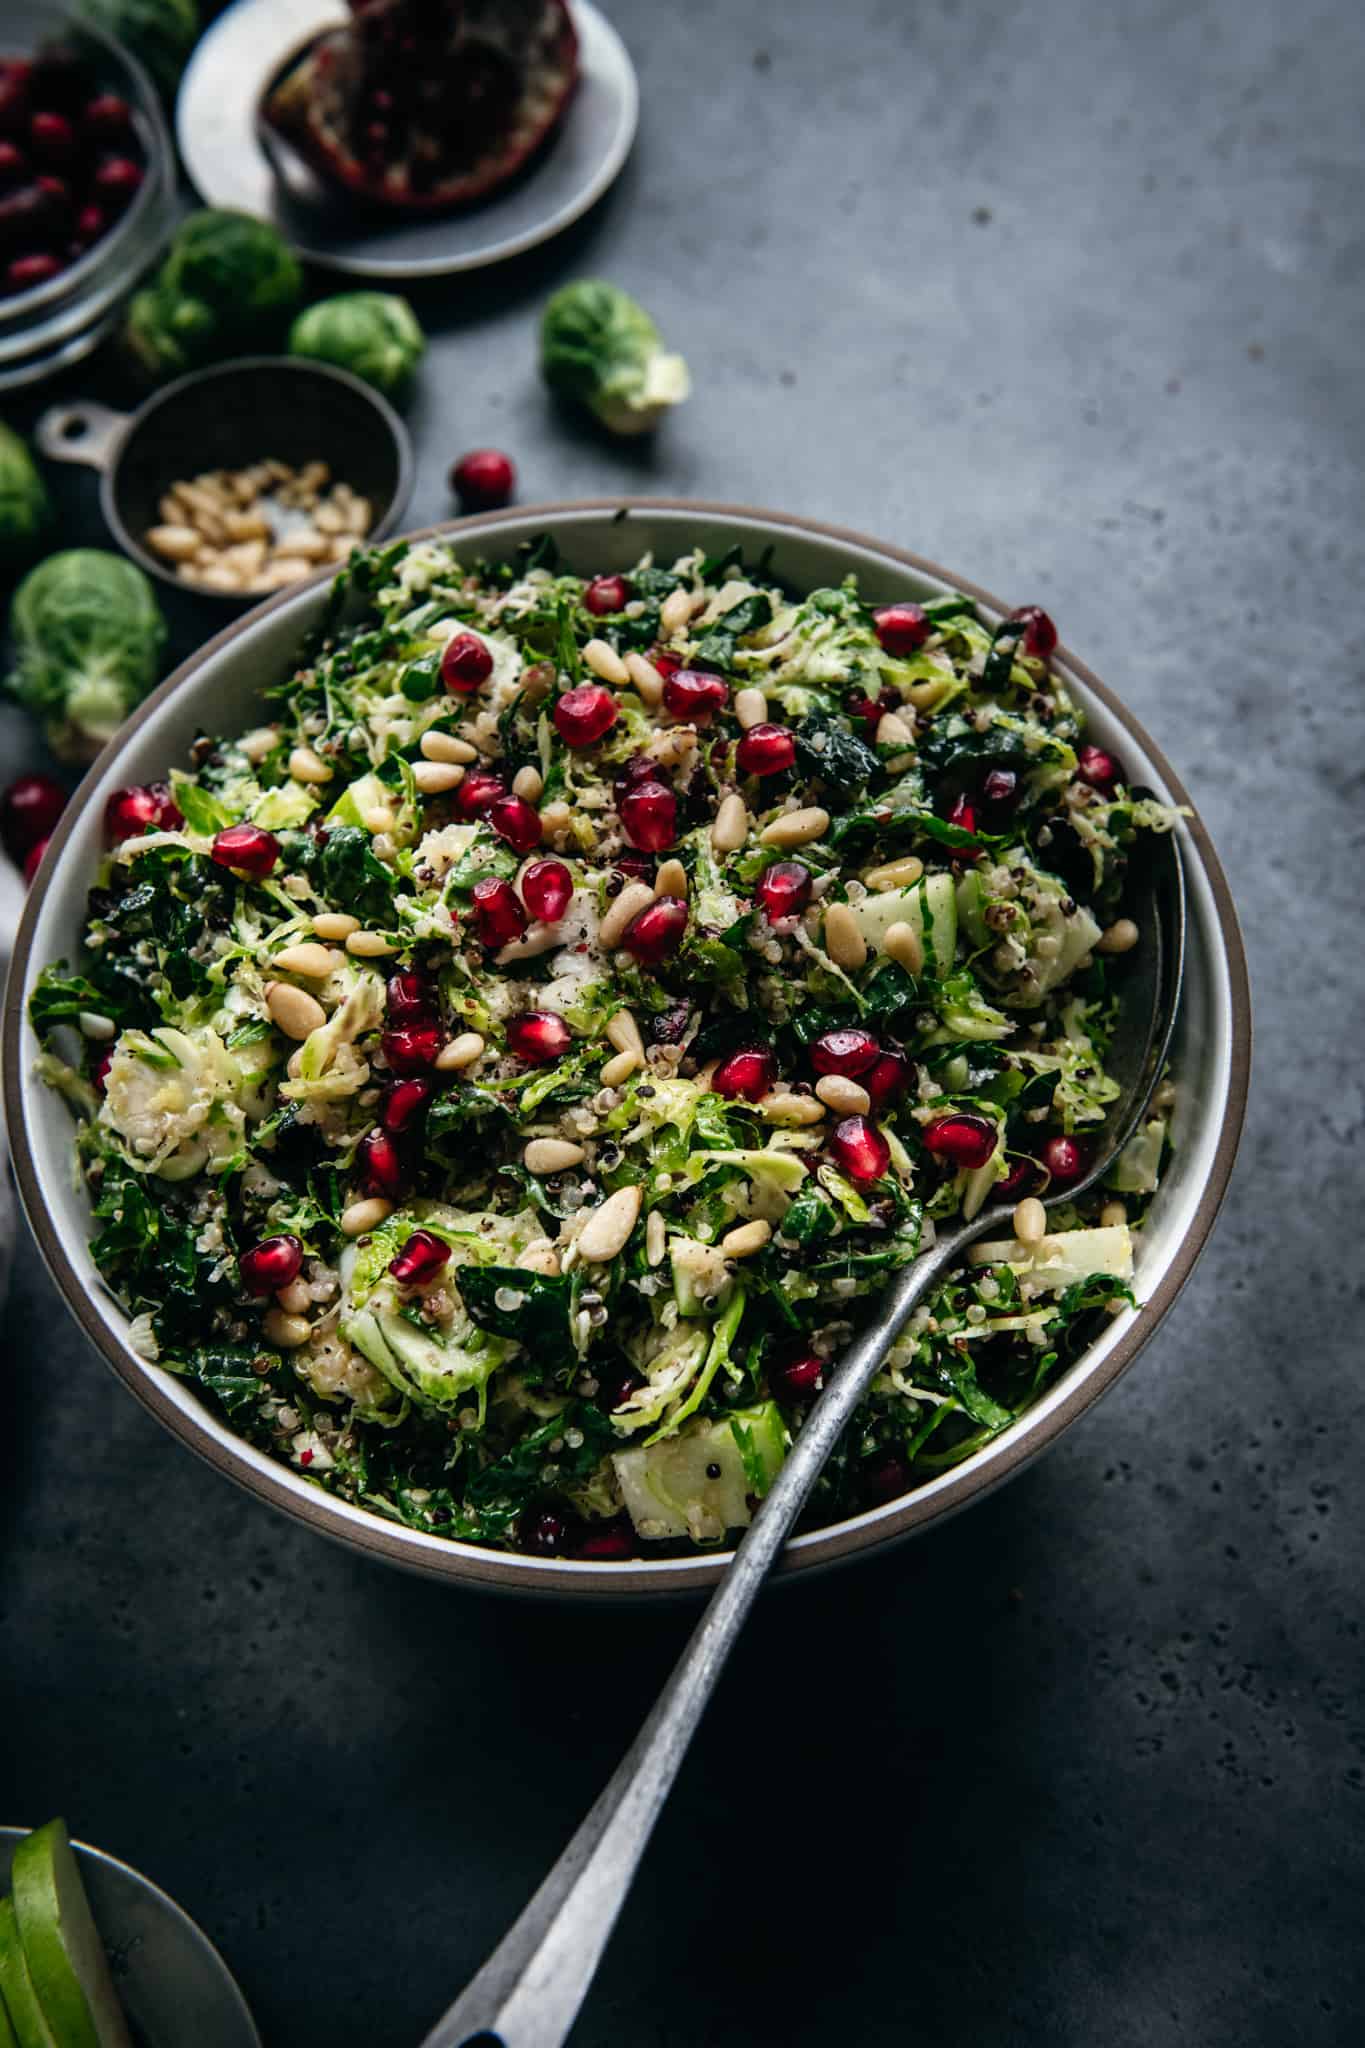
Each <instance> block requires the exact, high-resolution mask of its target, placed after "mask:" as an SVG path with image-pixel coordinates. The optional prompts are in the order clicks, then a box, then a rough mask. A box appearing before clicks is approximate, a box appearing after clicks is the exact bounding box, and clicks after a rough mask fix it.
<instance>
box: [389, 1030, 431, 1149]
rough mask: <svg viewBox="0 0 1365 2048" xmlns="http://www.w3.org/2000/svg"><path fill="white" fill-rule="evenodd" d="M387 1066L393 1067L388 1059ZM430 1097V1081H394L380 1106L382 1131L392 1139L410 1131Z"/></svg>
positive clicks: (396, 1070) (397, 1070) (391, 1061)
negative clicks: (388, 1133)
mask: <svg viewBox="0 0 1365 2048" xmlns="http://www.w3.org/2000/svg"><path fill="white" fill-rule="evenodd" d="M385 1035H386V1036H392V1035H393V1034H391V1033H386V1034H385ZM386 1050H387V1048H386ZM389 1065H390V1066H393V1060H392V1059H390V1061H389ZM394 1071H395V1073H397V1072H400V1071H401V1069H399V1068H395V1069H394ZM431 1096H432V1084H431V1082H430V1081H418V1080H408V1081H395V1082H394V1083H393V1084H392V1086H391V1087H390V1088H389V1089H388V1091H387V1092H386V1094H385V1096H384V1100H383V1102H382V1103H381V1104H380V1109H379V1121H380V1122H381V1123H382V1124H383V1126H384V1129H385V1130H386V1131H389V1132H391V1133H392V1134H393V1136H394V1137H401V1136H402V1134H403V1132H404V1131H406V1130H408V1129H410V1128H411V1126H412V1125H413V1124H415V1123H416V1122H417V1121H418V1119H419V1118H420V1117H421V1116H422V1114H423V1112H424V1111H425V1109H426V1106H427V1104H428V1103H429V1102H430V1101H431Z"/></svg>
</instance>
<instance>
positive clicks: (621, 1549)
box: [578, 1515, 635, 1564]
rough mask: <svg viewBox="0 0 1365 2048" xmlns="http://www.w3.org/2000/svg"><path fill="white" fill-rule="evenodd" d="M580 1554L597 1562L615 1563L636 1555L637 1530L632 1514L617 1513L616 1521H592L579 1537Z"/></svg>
mask: <svg viewBox="0 0 1365 2048" xmlns="http://www.w3.org/2000/svg"><path fill="white" fill-rule="evenodd" d="M578 1555H579V1556H580V1557H586V1558H590V1559H591V1560H592V1561H593V1563H595V1564H614V1563H616V1562H617V1560H618V1559H621V1558H626V1557H634V1555H635V1531H634V1529H633V1528H632V1526H631V1520H630V1516H629V1515H617V1516H616V1518H615V1520H614V1521H610V1522H592V1523H590V1524H589V1526H588V1527H587V1528H586V1529H585V1530H584V1531H583V1533H582V1535H581V1536H580V1537H579V1539H578Z"/></svg>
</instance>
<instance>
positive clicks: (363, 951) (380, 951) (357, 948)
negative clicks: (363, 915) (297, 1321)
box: [346, 931, 398, 960]
mask: <svg viewBox="0 0 1365 2048" xmlns="http://www.w3.org/2000/svg"><path fill="white" fill-rule="evenodd" d="M346 951H347V952H348V953H349V954H350V955H351V956H352V958H353V959H356V960H382V959H383V958H384V956H385V954H387V953H396V952H397V951H398V948H397V946H395V945H391V944H390V942H389V940H388V939H386V938H385V937H384V935H383V933H382V932H363V931H362V932H352V933H351V936H350V938H349V939H347V941H346Z"/></svg>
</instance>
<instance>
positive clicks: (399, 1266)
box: [389, 1230, 450, 1287]
mask: <svg viewBox="0 0 1365 2048" xmlns="http://www.w3.org/2000/svg"><path fill="white" fill-rule="evenodd" d="M449 1257H450V1246H449V1245H448V1244H447V1243H446V1241H445V1239H444V1238H441V1237H435V1236H433V1234H432V1232H431V1231H429V1230H414V1231H413V1233H412V1235H411V1237H409V1238H408V1239H407V1241H406V1242H405V1244H404V1246H403V1249H402V1251H401V1252H399V1254H398V1256H397V1258H396V1259H390V1260H389V1271H390V1272H391V1273H392V1275H393V1277H394V1279H395V1280H396V1281H397V1282H398V1285H399V1286H400V1287H421V1286H422V1285H423V1284H424V1282H426V1281H428V1280H432V1279H434V1278H435V1277H436V1275H437V1274H438V1273H439V1272H440V1270H441V1268H442V1266H444V1265H445V1263H446V1261H447V1260H448V1259H449Z"/></svg>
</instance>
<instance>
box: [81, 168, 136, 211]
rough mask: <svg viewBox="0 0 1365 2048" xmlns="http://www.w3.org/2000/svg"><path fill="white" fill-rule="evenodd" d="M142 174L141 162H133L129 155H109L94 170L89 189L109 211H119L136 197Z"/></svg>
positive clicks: (129, 204)
mask: <svg viewBox="0 0 1365 2048" xmlns="http://www.w3.org/2000/svg"><path fill="white" fill-rule="evenodd" d="M143 176H144V172H143V169H142V166H141V164H135V163H134V162H133V160H132V158H131V157H129V156H111V157H108V158H106V160H105V161H104V162H103V163H102V164H101V165H100V166H99V168H98V169H97V170H96V172H95V175H94V177H93V178H92V179H91V180H90V189H91V191H92V192H93V193H94V196H95V198H96V199H97V200H98V201H99V203H100V205H101V206H105V207H107V208H108V210H109V211H110V213H121V212H122V211H123V209H124V207H125V206H131V204H132V202H133V200H134V199H135V198H136V197H137V194H138V192H139V191H140V190H141V187H142V180H143Z"/></svg>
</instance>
